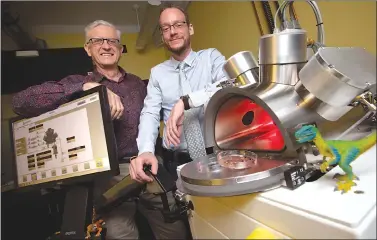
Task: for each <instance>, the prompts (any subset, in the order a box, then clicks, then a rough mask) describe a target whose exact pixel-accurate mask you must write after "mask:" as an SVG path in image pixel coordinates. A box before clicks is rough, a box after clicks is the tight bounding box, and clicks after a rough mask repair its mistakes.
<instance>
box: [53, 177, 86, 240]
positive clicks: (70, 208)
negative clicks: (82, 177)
mask: <svg viewBox="0 0 377 240" xmlns="http://www.w3.org/2000/svg"><path fill="white" fill-rule="evenodd" d="M92 210H93V184H92V183H88V184H85V185H76V186H69V189H68V192H67V195H66V198H65V204H64V213H63V223H62V227H61V232H60V236H59V239H64V240H66V239H85V232H86V226H88V225H89V224H91V220H92V219H91V217H92Z"/></svg>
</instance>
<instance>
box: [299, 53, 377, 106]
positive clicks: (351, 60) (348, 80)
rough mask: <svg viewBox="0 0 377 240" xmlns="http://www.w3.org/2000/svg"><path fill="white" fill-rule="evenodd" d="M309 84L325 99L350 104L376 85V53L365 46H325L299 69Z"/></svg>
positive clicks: (332, 104) (312, 90) (339, 104)
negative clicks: (367, 49)
mask: <svg viewBox="0 0 377 240" xmlns="http://www.w3.org/2000/svg"><path fill="white" fill-rule="evenodd" d="M299 78H300V80H301V82H302V84H303V85H304V86H305V88H306V89H307V90H308V91H309V92H310V93H311V94H313V95H314V96H315V97H316V98H318V99H320V100H321V101H323V102H325V103H327V104H329V105H331V106H333V107H344V106H348V105H349V104H350V103H351V102H352V101H353V100H354V99H355V98H356V97H357V96H358V95H359V94H361V93H363V92H364V91H366V90H368V89H371V88H375V85H376V57H375V56H373V55H372V54H370V53H368V52H367V51H365V50H364V49H362V48H349V47H342V48H336V47H322V48H319V49H318V51H317V53H316V54H315V55H314V56H313V57H312V58H311V59H310V60H309V61H308V63H307V64H306V65H305V66H304V67H303V68H302V69H301V71H300V72H299Z"/></svg>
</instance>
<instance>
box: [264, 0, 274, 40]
mask: <svg viewBox="0 0 377 240" xmlns="http://www.w3.org/2000/svg"><path fill="white" fill-rule="evenodd" d="M262 7H263V11H264V14H265V16H266V20H267V23H268V28H269V30H270V33H273V31H274V28H275V24H274V18H273V16H272V12H271V7H270V4H269V3H268V2H266V1H263V2H262Z"/></svg>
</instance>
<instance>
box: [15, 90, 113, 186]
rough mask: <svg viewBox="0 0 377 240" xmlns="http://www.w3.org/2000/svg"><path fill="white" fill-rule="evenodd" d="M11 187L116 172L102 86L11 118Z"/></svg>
mask: <svg viewBox="0 0 377 240" xmlns="http://www.w3.org/2000/svg"><path fill="white" fill-rule="evenodd" d="M11 135H12V143H13V144H12V145H13V147H14V149H13V151H14V159H15V161H14V165H15V168H14V171H15V174H14V175H15V178H16V179H15V182H16V183H17V184H16V189H18V190H23V189H35V188H52V187H56V186H60V185H72V184H76V183H79V182H90V181H93V180H95V179H96V178H100V177H102V176H104V175H118V174H119V165H118V159H117V152H116V143H115V136H114V130H113V124H112V120H111V116H110V110H109V104H108V98H107V91H106V88H105V87H104V86H101V87H96V88H93V89H91V90H89V91H85V92H81V93H80V94H78V95H77V96H76V97H75V99H74V100H72V101H70V102H68V103H66V104H64V105H61V106H60V107H59V108H57V109H55V110H52V111H49V112H47V113H44V114H41V115H39V116H37V117H33V118H27V119H26V118H21V119H20V118H18V119H14V120H13V121H11Z"/></svg>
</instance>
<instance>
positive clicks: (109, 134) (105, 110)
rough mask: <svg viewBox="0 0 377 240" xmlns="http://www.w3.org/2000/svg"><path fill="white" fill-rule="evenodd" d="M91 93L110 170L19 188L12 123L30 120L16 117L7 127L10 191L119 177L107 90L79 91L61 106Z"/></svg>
mask: <svg viewBox="0 0 377 240" xmlns="http://www.w3.org/2000/svg"><path fill="white" fill-rule="evenodd" d="M93 93H98V96H99V103H100V107H101V114H102V124H103V126H104V133H105V140H106V145H107V152H108V157H109V164H110V170H107V171H103V172H97V173H91V174H87V175H82V176H77V177H70V178H65V179H59V180H53V181H50V182H44V183H39V184H34V185H28V186H24V187H20V186H19V179H18V173H17V163H16V153H15V146H14V134H13V123H14V122H16V121H19V120H23V119H30V118H25V117H22V116H17V117H15V118H12V119H11V120H10V121H9V127H10V131H11V134H10V137H11V151H12V156H13V161H12V165H13V173H12V174H13V179H14V183H15V188H14V189H12V190H10V191H21V192H24V191H33V190H40V189H48V188H56V187H64V186H71V185H76V184H83V183H91V182H95V181H98V180H99V179H101V178H103V179H106V178H108V177H112V176H116V175H119V173H120V170H119V162H118V151H117V144H116V139H115V133H114V126H113V120H112V119H111V112H110V105H109V100H108V95H107V88H106V87H105V86H103V85H101V86H97V87H94V88H92V89H89V90H87V91H81V92H79V93H76V94H74V95H72V97H71V98H70V99H69V101H68V102H66V103H64V104H63V105H66V104H69V103H70V102H71V101H74V100H77V99H79V98H82V97H85V96H87V95H90V94H93ZM55 109H57V108H55ZM55 109H54V110H55ZM52 111H53V110H52Z"/></svg>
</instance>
